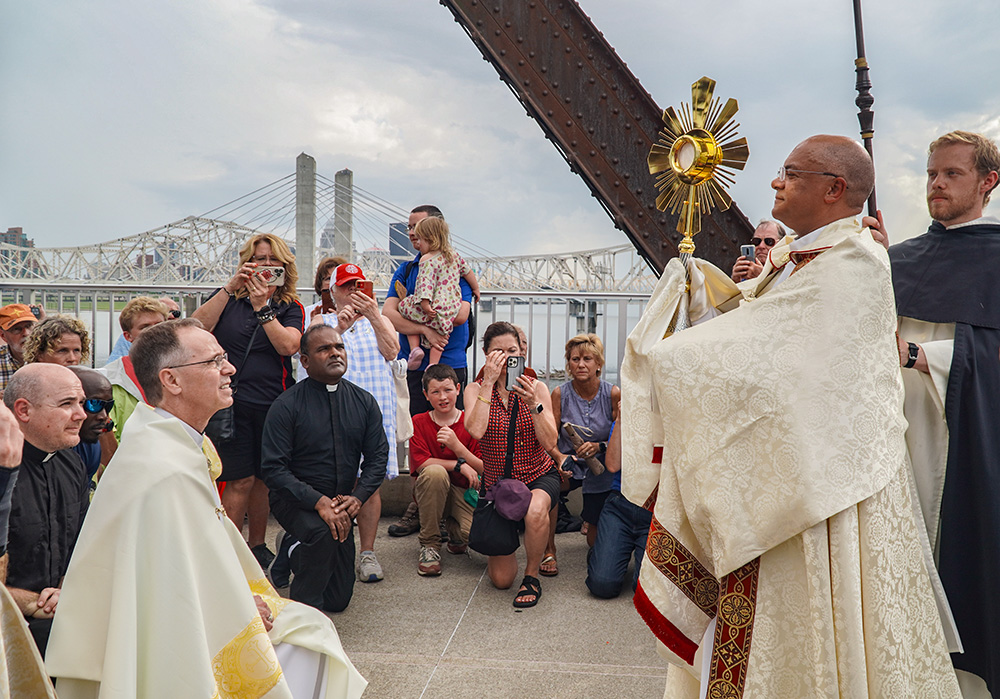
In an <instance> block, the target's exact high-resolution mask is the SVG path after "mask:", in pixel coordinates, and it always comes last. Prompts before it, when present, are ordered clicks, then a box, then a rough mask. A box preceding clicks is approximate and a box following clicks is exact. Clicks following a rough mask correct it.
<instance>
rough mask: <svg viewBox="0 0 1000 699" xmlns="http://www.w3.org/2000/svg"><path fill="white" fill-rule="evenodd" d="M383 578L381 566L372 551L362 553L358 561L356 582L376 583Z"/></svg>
mask: <svg viewBox="0 0 1000 699" xmlns="http://www.w3.org/2000/svg"><path fill="white" fill-rule="evenodd" d="M382 577H383V575H382V566H380V565H379V562H378V559H377V558H375V552H374V551H362V552H361V558H360V560H358V580H360V581H361V582H378V581H379V580H381V579H382Z"/></svg>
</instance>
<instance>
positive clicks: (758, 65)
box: [0, 0, 1000, 255]
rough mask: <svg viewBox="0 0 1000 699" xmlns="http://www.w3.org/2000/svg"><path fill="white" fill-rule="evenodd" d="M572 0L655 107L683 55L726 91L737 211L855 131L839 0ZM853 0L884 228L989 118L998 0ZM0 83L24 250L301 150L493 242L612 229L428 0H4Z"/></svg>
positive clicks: (282, 161)
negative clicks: (787, 162) (938, 156)
mask: <svg viewBox="0 0 1000 699" xmlns="http://www.w3.org/2000/svg"><path fill="white" fill-rule="evenodd" d="M581 4H582V7H583V9H584V11H585V12H587V13H588V14H589V15H590V16H591V18H592V19H593V20H594V22H595V24H596V25H597V26H598V28H599V29H600V30H601V31H602V32H603V33H604V35H605V37H606V38H607V39H608V41H609V42H610V43H611V45H612V46H614V47H615V49H616V50H617V52H618V54H619V56H620V57H622V58H623V59H624V60H625V61H626V62H627V63H628V66H629V68H630V69H631V70H632V72H633V73H634V74H635V75H636V76H637V77H638V78H639V80H640V81H641V82H642V84H643V86H644V87H645V88H646V89H647V90H648V91H649V92H650V93H651V94H652V96H653V98H654V99H655V100H656V101H657V103H658V104H659V105H660V106H661V107H666V106H669V105H677V104H678V103H679V102H681V101H689V100H690V85H691V83H692V82H693V81H694V80H696V79H698V78H699V77H701V76H702V75H708V76H710V77H712V78H714V79H715V80H716V81H717V83H718V84H717V88H716V94H717V95H719V96H721V97H723V98H726V97H730V96H732V97H735V98H736V99H737V100H739V103H740V114H739V117H738V119H739V121H740V122H741V124H742V126H741V128H740V133H741V134H742V135H745V136H746V137H747V138H748V140H749V142H750V150H751V156H750V161H749V163H748V165H747V168H746V170H745V171H744V172H743V173H742V174H741V175H740V176H739V178H738V181H737V184H736V186H735V187H734V189H733V196H734V198H735V199H736V201H737V203H738V204H739V206H740V208H741V209H742V210H743V211H744V213H746V214H747V216H748V217H750V218H751V219H758V218H761V217H764V216H767V215H769V212H770V207H771V202H772V196H771V191H770V189H769V183H770V181H771V178H772V177H773V176H774V172H775V170H776V169H777V168H778V166H779V165H780V164H781V162H782V161H783V160H784V157H785V156H786V155H787V153H788V152H789V150H790V149H791V148H792V147H793V146H794V145H795V144H796V143H797V142H799V141H800V140H801V139H802V138H804V137H806V136H808V135H810V134H813V133H823V132H825V133H841V134H846V135H850V136H857V133H858V124H857V118H856V113H857V109H856V107H855V106H854V97H855V95H856V93H855V91H854V71H853V60H854V58H855V47H854V34H853V17H852V11H851V2H850V1H849V0H838V1H837V2H832V3H813V2H801V0H773V1H771V2H763V1H761V0H743V1H742V2H739V3H735V2H731V0H728V1H721V0H704V1H702V2H698V3H693V2H687V3H680V2H666V1H665V0H630V1H629V2H624V1H623V0H581ZM864 4H865V7H864V10H865V18H864V19H865V37H866V41H867V54H868V59H869V63H870V65H871V77H872V82H873V85H874V87H873V89H872V93H873V95H874V96H875V100H876V101H875V107H874V109H875V113H876V116H875V128H876V137H875V155H876V169H877V173H878V182H877V191H878V197H879V204H880V206H881V208H882V209H883V211H884V212H885V216H886V222H887V226H888V227H889V230H890V234H891V236H892V237H893V238H894V239H896V240H900V239H902V238H906V237H910V236H912V235H915V234H917V233H919V232H922V231H923V230H924V229H925V228H926V225H927V222H928V219H927V213H926V207H925V205H924V200H923V169H924V165H925V159H926V155H925V154H926V146H927V143H928V142H929V141H930V140H932V139H933V138H934V137H935V136H937V135H940V134H941V133H944V132H946V131H948V130H951V129H954V128H963V129H968V130H977V131H982V132H984V133H987V134H988V135H990V136H991V137H993V138H998V137H1000V91H998V90H997V89H996V88H997V82H998V77H997V66H998V65H1000V42H997V41H996V38H995V32H996V28H997V27H998V26H1000V3H995V2H981V1H973V0H953V1H952V2H948V3H940V2H929V1H928V0H916V1H915V0H881V2H876V1H873V0H867V1H866V2H865V3H864ZM991 85H992V86H993V87H990V86H991ZM0 89H2V95H3V113H2V116H0V119H2V122H0V228H2V229H3V230H6V228H7V227H10V226H21V227H23V228H24V230H25V233H26V234H27V235H28V236H29V237H33V238H34V239H35V243H36V245H38V246H40V247H54V246H66V245H78V244H83V243H97V242H102V241H105V240H110V239H112V238H117V237H121V236H125V235H130V234H134V233H138V232H141V231H144V230H149V229H153V228H157V227H159V226H160V225H162V224H165V223H169V222H171V221H175V220H177V219H180V218H183V217H185V216H189V215H198V214H201V213H203V212H206V211H209V210H211V209H214V208H216V207H217V206H220V205H221V204H224V203H225V202H228V201H230V200H232V199H235V198H237V197H239V196H242V195H244V194H246V193H248V192H250V191H252V190H255V189H257V188H258V187H261V186H263V185H266V184H268V183H270V182H273V181H275V180H277V179H279V178H281V177H283V176H286V175H289V174H291V173H293V172H294V169H295V157H296V156H297V155H298V154H299V153H300V152H303V151H304V152H307V153H309V154H311V155H312V156H314V157H315V158H316V160H317V167H318V170H319V172H320V173H321V174H324V175H326V176H327V177H329V178H332V177H333V175H334V173H335V172H336V171H337V170H340V169H342V168H345V167H346V168H350V169H351V170H353V171H354V181H355V184H357V185H358V186H360V187H363V188H364V189H366V190H367V191H369V192H373V193H375V194H377V195H378V196H380V197H382V198H383V199H386V200H388V201H390V202H393V203H395V204H397V205H399V206H401V207H406V208H410V207H412V206H415V205H417V204H421V203H425V202H433V203H437V204H438V205H439V206H441V208H442V209H443V210H444V211H445V213H446V215H447V216H448V219H449V222H450V223H451V225H452V227H453V229H454V230H455V232H456V233H458V234H459V235H461V237H462V238H465V239H468V240H471V241H473V242H475V243H476V245H478V246H480V247H482V248H485V249H487V250H490V251H492V252H494V253H496V254H499V255H518V254H533V253H543V252H555V251H567V250H579V249H586V248H594V247H603V246H608V245H615V244H618V243H622V242H626V238H625V236H624V234H622V233H621V232H619V231H617V230H615V228H614V226H613V225H612V223H611V221H610V219H609V218H608V216H607V215H606V214H605V212H604V210H603V209H602V208H601V207H600V206H599V204H598V203H597V201H596V200H594V199H593V198H592V197H591V196H590V193H589V190H588V189H587V187H586V186H585V185H584V183H583V181H582V180H580V179H579V178H578V177H577V176H575V175H573V174H572V173H571V172H570V171H569V169H568V167H567V165H566V164H565V162H564V161H563V160H562V158H561V157H560V156H559V155H558V153H557V151H556V150H555V148H553V147H552V145H551V144H550V143H549V142H548V141H546V140H545V139H544V137H543V135H542V131H541V129H539V128H538V126H537V125H536V124H535V123H534V122H533V121H532V120H531V119H530V118H528V117H526V116H525V114H524V110H523V109H522V108H521V106H520V105H519V104H518V103H517V101H516V100H515V99H514V97H513V96H512V95H511V94H510V92H509V90H508V89H507V88H506V87H505V86H504V85H503V84H502V83H501V82H500V81H499V80H498V78H497V75H496V72H495V71H494V69H493V68H492V66H491V65H489V64H488V63H486V62H485V61H483V60H482V58H481V57H480V54H479V52H478V50H477V49H476V48H475V47H474V46H473V44H472V42H471V41H470V40H469V39H468V37H467V36H466V34H465V32H464V31H463V30H462V29H461V28H460V27H459V26H458V25H457V24H456V23H455V22H454V21H453V20H452V16H451V14H450V12H449V11H448V10H447V9H445V8H444V7H442V6H440V5H439V4H438V3H437V2H435V1H434V0H365V1H364V2H357V1H356V0H290V1H281V2H279V1H278V0H274V1H272V2H266V1H261V0H257V1H253V2H251V1H249V0H172V1H171V2H169V3H136V2H133V1H132V0H89V1H88V2H86V3H78V2H67V1H65V0H52V1H50V2H24V3H5V6H4V9H3V10H2V12H0ZM994 206H996V205H994ZM987 211H988V212H990V210H989V209H988V210H987Z"/></svg>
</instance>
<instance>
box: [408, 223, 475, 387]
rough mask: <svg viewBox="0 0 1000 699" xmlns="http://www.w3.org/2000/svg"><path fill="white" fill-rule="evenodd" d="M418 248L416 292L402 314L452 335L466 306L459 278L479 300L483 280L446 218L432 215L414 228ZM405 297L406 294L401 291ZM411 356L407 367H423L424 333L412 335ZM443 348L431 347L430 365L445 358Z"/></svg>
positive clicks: (440, 332) (446, 334) (414, 291)
mask: <svg viewBox="0 0 1000 699" xmlns="http://www.w3.org/2000/svg"><path fill="white" fill-rule="evenodd" d="M413 234H414V236H415V238H416V240H415V241H414V247H415V248H416V249H417V252H419V253H420V266H419V271H418V272H417V283H416V285H415V286H414V289H413V293H412V294H409V295H408V296H406V297H405V298H402V300H400V302H399V313H400V315H402V316H403V317H404V318H406V319H407V320H410V321H413V322H414V323H420V324H421V325H426V326H428V327H429V328H431V329H433V330H434V331H435V332H437V333H438V334H440V335H444V336H445V337H448V336H449V335H451V331H452V330H453V329H454V325H453V321H454V320H455V316H457V315H458V311H459V309H460V308H461V306H462V291H461V289H460V288H459V286H458V281H459V278H463V279H465V281H466V282H468V283H469V286H470V287H471V288H472V295H473V296H474V297H475V298H476V299H477V300H478V299H479V280H477V279H476V275H475V274H474V273H473V271H472V268H471V267H470V266H469V264H468V263H467V262H466V261H465V260H463V259H462V257H461V255H459V254H458V253H456V252H455V251H454V249H452V247H451V240H450V236H449V234H448V224H447V223H445V222H444V219H440V218H437V217H435V216H428V217H427V218H424V219H421V221H420V223H418V224H417V226H416V228H414V230H413ZM401 296H402V294H401ZM407 339H408V340H409V342H410V359H409V361H408V362H407V366H408V367H409V368H410V369H419V368H420V363H421V362H422V361H423V359H424V350H423V349H422V348H421V347H420V340H421V335H419V334H417V335H408V336H407ZM441 354H442V350H439V349H437V348H434V347H432V348H430V357H429V359H428V362H429V363H428V366H430V365H431V364H437V363H439V362H440V361H441Z"/></svg>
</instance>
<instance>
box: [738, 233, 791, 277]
mask: <svg viewBox="0 0 1000 699" xmlns="http://www.w3.org/2000/svg"><path fill="white" fill-rule="evenodd" d="M784 237H785V228H784V227H783V226H782V225H781V224H780V223H778V222H777V221H772V220H771V219H767V218H765V219H761V222H760V223H758V224H757V228H756V230H754V232H753V238H751V239H750V243H751V244H753V246H754V248H755V249H754V259H752V260H750V259H747V258H746V257H743V256H741V257H740V258H739V259H738V260H736V264H735V265H733V273H732V278H733V281H734V282H736V283H737V284H739V283H740V282H745V281H746V280H747V279H756V278H757V276H758V275H759V274H760V273H761V270H763V269H764V263H765V262H766V261H767V256H768V254H770V252H771V248H773V247H774V246H775V245H776V244H777V243H778V241H779V240H781V239H782V238H784Z"/></svg>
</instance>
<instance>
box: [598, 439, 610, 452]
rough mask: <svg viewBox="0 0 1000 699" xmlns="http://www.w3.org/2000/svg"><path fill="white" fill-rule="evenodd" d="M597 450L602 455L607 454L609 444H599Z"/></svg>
mask: <svg viewBox="0 0 1000 699" xmlns="http://www.w3.org/2000/svg"><path fill="white" fill-rule="evenodd" d="M597 450H598V451H599V452H601V453H602V454H606V453H607V451H608V443H607V442H598V443H597Z"/></svg>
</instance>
